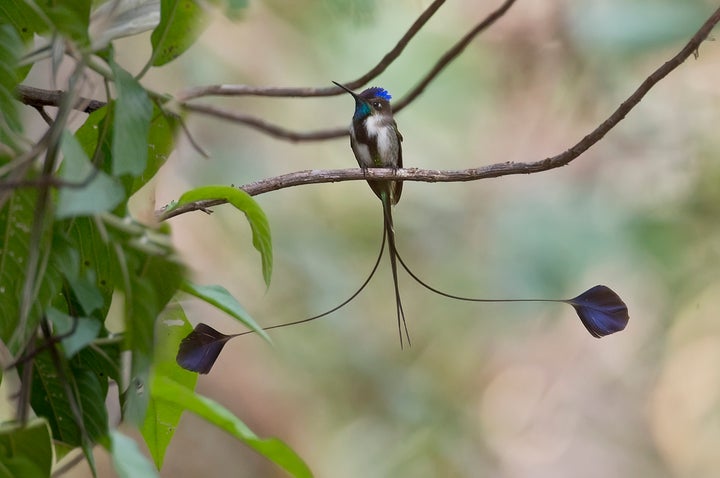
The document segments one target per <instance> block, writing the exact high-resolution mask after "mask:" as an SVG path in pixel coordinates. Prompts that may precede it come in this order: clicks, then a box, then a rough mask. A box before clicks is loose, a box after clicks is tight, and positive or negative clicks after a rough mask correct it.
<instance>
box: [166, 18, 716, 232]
mask: <svg viewBox="0 0 720 478" xmlns="http://www.w3.org/2000/svg"><path fill="white" fill-rule="evenodd" d="M718 22H720V8H718V9H717V10H715V12H714V13H713V14H712V15H711V16H710V18H708V19H707V21H706V22H705V23H704V24H703V25H702V26H701V27H700V29H699V30H698V31H697V33H695V35H693V37H692V38H691V39H690V41H689V42H688V43H687V44H686V45H685V47H683V49H682V50H680V52H678V53H677V54H676V55H675V56H673V57H672V58H670V59H669V60H668V61H666V62H665V63H664V64H663V65H661V66H660V67H659V68H657V69H656V70H655V71H654V72H653V73H652V74H651V75H650V76H648V77H647V78H646V79H645V81H643V82H642V83H641V84H640V86H639V87H638V88H637V89H636V90H635V91H634V92H633V93H632V94H631V95H630V96H629V97H628V98H627V99H626V100H625V101H623V102H622V103H621V104H620V106H618V108H617V109H616V110H615V111H614V112H613V113H612V114H611V115H610V116H609V117H608V118H607V119H606V120H605V121H603V122H602V123H600V125H598V126H597V127H596V128H595V129H594V130H592V131H591V132H590V133H588V134H587V135H586V136H585V137H583V138H582V139H581V140H580V141H579V142H578V143H577V144H575V145H574V146H572V147H570V148H569V149H567V150H566V151H564V152H562V153H560V154H558V155H555V156H552V157H548V158H545V159H541V160H539V161H534V162H529V163H515V162H504V163H496V164H491V165H488V166H481V167H478V168H470V169H463V170H432V169H414V168H408V169H398V170H397V171H394V170H392V169H377V168H374V169H368V170H367V171H363V170H362V169H340V170H311V171H298V172H294V173H290V174H285V175H282V176H277V177H273V178H267V179H263V180H260V181H256V182H254V183H250V184H247V185H245V186H241V188H240V189H242V190H244V191H245V192H247V193H248V194H250V195H251V196H255V195H258V194H263V193H267V192H270V191H276V190H279V189H284V188H288V187H292V186H300V185H303V184H318V183H328V182H339V181H351V180H364V179H392V180H395V181H397V180H402V181H424V182H461V181H476V180H478V179H486V178H497V177H501V176H510V175H516V174H531V173H539V172H542V171H548V170H550V169H555V168H559V167H561V166H565V165H567V164H568V163H570V162H571V161H573V160H574V159H576V158H577V157H579V156H580V155H581V154H582V153H584V152H585V151H587V150H588V149H589V148H590V147H591V146H592V145H594V144H595V143H597V142H598V141H600V140H601V139H602V138H603V137H604V136H605V135H606V134H607V133H608V131H610V130H611V129H612V128H614V127H615V126H616V125H617V124H618V123H619V122H620V121H622V120H623V118H625V116H627V114H628V113H629V112H630V111H631V110H632V109H633V108H634V107H635V106H636V105H637V104H638V103H640V101H642V99H643V98H644V97H645V95H646V94H647V93H648V92H649V91H650V90H651V89H652V88H653V86H655V85H656V84H657V83H658V82H660V81H661V80H662V79H663V78H665V77H666V76H667V75H668V74H669V73H670V72H671V71H673V70H674V69H676V68H677V67H678V66H680V65H681V64H682V63H683V62H684V61H685V60H687V59H688V58H689V57H690V56H691V55H695V54H696V53H697V51H698V49H699V48H700V45H701V44H702V42H703V41H705V39H706V38H707V37H708V35H709V34H710V32H711V31H712V29H713V28H714V27H715V25H716V24H717V23H718ZM225 202H226V201H225V200H223V199H217V200H211V201H198V202H196V203H190V204H186V205H184V206H181V207H179V208H177V209H174V210H172V211H169V212H167V213H166V212H163V211H160V212H159V213H158V216H159V218H160V219H161V220H165V219H170V218H172V217H175V216H178V215H180V214H184V213H186V212H190V211H197V210H207V209H208V208H210V207H213V206H217V205H220V204H224V203H225Z"/></svg>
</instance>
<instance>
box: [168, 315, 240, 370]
mask: <svg viewBox="0 0 720 478" xmlns="http://www.w3.org/2000/svg"><path fill="white" fill-rule="evenodd" d="M232 337H233V336H232V335H225V334H221V333H220V332H218V331H217V330H215V329H213V328H212V327H210V326H209V325H205V324H202V323H200V324H197V326H196V327H195V329H194V330H193V331H192V332H190V334H189V335H188V336H187V337H185V338H184V339H183V340H182V342H180V348H179V350H178V353H177V357H176V361H177V363H178V365H180V366H181V367H182V368H184V369H186V370H190V371H191V372H198V373H208V372H209V371H210V369H211V368H212V366H213V364H214V363H215V361H216V360H217V358H218V356H219V355H220V352H221V351H222V349H223V347H225V344H226V343H227V341H228V340H230V339H231V338H232Z"/></svg>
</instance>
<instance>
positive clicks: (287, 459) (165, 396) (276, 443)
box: [151, 376, 312, 478]
mask: <svg viewBox="0 0 720 478" xmlns="http://www.w3.org/2000/svg"><path fill="white" fill-rule="evenodd" d="M151 393H152V394H153V397H154V398H155V399H156V400H159V401H165V402H170V403H174V404H176V405H178V406H180V407H182V408H184V409H186V410H188V411H191V412H193V413H195V414H196V415H198V416H200V417H202V418H204V419H205V420H207V421H208V422H210V423H212V424H214V425H216V426H217V427H219V428H220V429H222V430H225V431H226V432H228V433H229V434H231V435H232V436H234V437H235V438H237V439H238V440H240V441H242V442H243V443H245V444H246V445H247V446H249V447H250V448H252V449H253V450H255V451H257V452H258V453H260V454H261V455H263V456H265V457H266V458H267V459H269V460H271V461H272V462H274V463H275V464H277V465H278V466H280V467H282V468H284V469H285V470H286V471H287V472H289V473H290V474H291V475H293V476H295V477H298V478H309V477H312V472H311V471H310V469H309V468H308V467H307V465H306V464H305V462H303V460H302V459H301V458H300V457H299V456H298V455H297V454H296V453H295V452H294V451H293V450H292V449H291V448H290V447H289V446H287V445H286V444H285V443H284V442H282V441H281V440H278V439H277V438H267V439H263V438H259V437H258V436H257V435H255V433H253V432H252V430H250V428H248V426H247V425H245V423H243V422H242V421H241V420H240V419H239V418H237V417H236V416H235V415H233V414H232V412H230V411H229V410H228V409H227V408H225V407H223V406H222V405H220V404H219V403H217V402H215V401H213V400H210V399H209V398H206V397H203V396H200V395H197V394H196V393H194V392H193V391H192V390H190V389H188V388H186V387H184V386H183V385H180V384H179V383H177V382H174V381H172V380H170V379H169V378H167V377H160V376H158V377H156V378H155V380H153V384H152V392H151Z"/></svg>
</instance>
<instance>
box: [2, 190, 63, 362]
mask: <svg viewBox="0 0 720 478" xmlns="http://www.w3.org/2000/svg"><path fill="white" fill-rule="evenodd" d="M36 194H37V192H36V191H35V190H34V189H23V190H18V191H15V192H13V194H12V195H11V196H10V198H9V199H8V201H7V203H6V204H5V206H4V207H3V208H0V311H2V320H0V340H2V341H4V342H5V343H6V344H8V347H9V348H10V351H11V352H12V353H13V354H17V353H18V352H19V351H20V349H21V348H23V347H24V346H25V343H26V341H27V339H28V338H29V337H30V336H31V335H32V333H33V331H34V330H35V326H36V325H37V324H38V322H39V320H40V317H41V316H42V313H43V310H44V308H45V307H46V306H47V305H48V304H49V303H50V302H51V300H52V299H53V297H55V295H56V294H57V293H58V291H59V290H60V288H61V286H62V279H61V275H60V272H59V271H58V267H57V264H58V262H59V261H61V259H62V257H63V255H64V254H66V253H67V250H66V248H64V247H62V245H59V244H51V241H50V239H51V237H49V231H48V234H47V235H46V236H44V237H43V238H42V239H41V244H42V247H41V248H40V249H39V250H36V251H34V252H33V251H31V250H30V236H31V231H32V224H33V216H34V214H35V204H36ZM32 253H37V254H40V255H41V257H40V260H39V262H40V264H47V266H46V267H44V268H42V267H41V268H39V270H38V274H37V276H36V278H35V279H36V280H35V286H34V288H33V291H32V293H31V295H30V297H29V298H28V306H27V307H28V309H27V310H26V314H27V315H26V321H25V327H23V328H22V329H21V328H20V320H21V315H22V311H23V308H22V304H23V300H24V299H23V288H24V284H25V278H26V276H27V260H28V257H29V255H30V254H32Z"/></svg>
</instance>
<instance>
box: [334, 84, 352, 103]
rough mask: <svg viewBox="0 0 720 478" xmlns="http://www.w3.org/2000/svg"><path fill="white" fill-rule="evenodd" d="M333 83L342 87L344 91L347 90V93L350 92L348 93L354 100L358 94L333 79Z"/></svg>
mask: <svg viewBox="0 0 720 478" xmlns="http://www.w3.org/2000/svg"><path fill="white" fill-rule="evenodd" d="M333 83H335V84H336V85H337V86H339V87H340V88H342V89H343V90H345V91H347V92H348V93H350V94H351V95H352V96H353V98H355V99H356V100H357V99H358V95H357V94H356V93H355V92H354V91H353V90H351V89H350V88H345V87H344V86H343V85H341V84H340V83H338V82H337V81H333Z"/></svg>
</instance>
